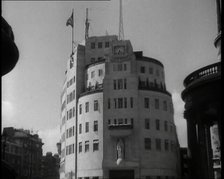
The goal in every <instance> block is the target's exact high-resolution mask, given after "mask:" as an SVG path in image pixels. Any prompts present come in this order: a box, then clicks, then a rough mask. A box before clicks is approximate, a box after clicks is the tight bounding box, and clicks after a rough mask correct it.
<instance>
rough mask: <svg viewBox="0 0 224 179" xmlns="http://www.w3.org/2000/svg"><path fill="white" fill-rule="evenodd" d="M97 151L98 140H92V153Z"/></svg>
mask: <svg viewBox="0 0 224 179" xmlns="http://www.w3.org/2000/svg"><path fill="white" fill-rule="evenodd" d="M97 150H99V140H98V139H97V140H93V152H94V151H97Z"/></svg>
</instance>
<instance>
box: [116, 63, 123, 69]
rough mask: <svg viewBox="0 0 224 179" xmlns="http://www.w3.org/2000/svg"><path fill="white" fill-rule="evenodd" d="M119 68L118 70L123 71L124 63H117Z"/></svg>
mask: <svg viewBox="0 0 224 179" xmlns="http://www.w3.org/2000/svg"><path fill="white" fill-rule="evenodd" d="M117 70H118V71H122V63H119V64H118V65H117Z"/></svg>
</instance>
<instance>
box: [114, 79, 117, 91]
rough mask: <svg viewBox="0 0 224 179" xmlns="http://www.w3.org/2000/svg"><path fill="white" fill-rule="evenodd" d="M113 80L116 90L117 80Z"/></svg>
mask: <svg viewBox="0 0 224 179" xmlns="http://www.w3.org/2000/svg"><path fill="white" fill-rule="evenodd" d="M113 81H114V90H116V88H117V84H116V80H113Z"/></svg>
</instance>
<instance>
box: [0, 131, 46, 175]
mask: <svg viewBox="0 0 224 179" xmlns="http://www.w3.org/2000/svg"><path fill="white" fill-rule="evenodd" d="M1 142H2V150H1V151H2V158H3V160H4V161H5V162H6V163H8V164H9V165H11V166H12V167H13V168H14V169H15V171H16V173H17V176H18V178H19V179H20V178H21V179H28V178H29V179H41V158H42V145H43V143H42V141H41V139H40V138H39V137H38V135H37V134H31V133H30V131H28V130H23V129H15V128H13V127H7V128H4V129H3V134H2V138H1Z"/></svg>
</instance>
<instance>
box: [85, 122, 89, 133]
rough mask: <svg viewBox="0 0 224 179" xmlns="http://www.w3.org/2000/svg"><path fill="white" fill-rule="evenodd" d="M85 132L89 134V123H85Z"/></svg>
mask: <svg viewBox="0 0 224 179" xmlns="http://www.w3.org/2000/svg"><path fill="white" fill-rule="evenodd" d="M86 132H89V122H86Z"/></svg>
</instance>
